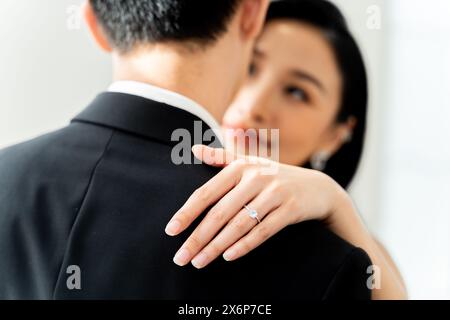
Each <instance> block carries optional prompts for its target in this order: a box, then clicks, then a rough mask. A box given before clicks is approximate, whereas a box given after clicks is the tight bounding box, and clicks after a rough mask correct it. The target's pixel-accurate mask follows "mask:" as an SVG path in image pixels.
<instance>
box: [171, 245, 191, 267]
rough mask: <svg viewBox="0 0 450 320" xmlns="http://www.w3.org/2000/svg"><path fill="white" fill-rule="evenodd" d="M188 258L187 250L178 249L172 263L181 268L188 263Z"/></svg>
mask: <svg viewBox="0 0 450 320" xmlns="http://www.w3.org/2000/svg"><path fill="white" fill-rule="evenodd" d="M189 258H190V253H189V251H188V250H187V249H180V250H179V251H178V252H177V254H176V255H175V257H174V258H173V262H175V263H176V264H177V265H179V266H181V267H182V266H184V265H186V264H187V263H188V262H189Z"/></svg>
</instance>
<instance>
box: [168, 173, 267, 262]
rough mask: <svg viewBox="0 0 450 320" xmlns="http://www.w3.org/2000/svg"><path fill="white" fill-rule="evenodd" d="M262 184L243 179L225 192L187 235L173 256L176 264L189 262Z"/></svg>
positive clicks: (254, 195) (253, 195)
mask: <svg viewBox="0 0 450 320" xmlns="http://www.w3.org/2000/svg"><path fill="white" fill-rule="evenodd" d="M261 190H262V185H261V184H260V185H255V184H254V181H252V180H243V181H241V182H240V183H239V184H238V185H237V186H236V187H235V188H233V189H232V190H231V191H230V192H229V193H227V194H226V195H225V196H224V197H223V198H222V199H221V200H220V201H219V202H218V203H217V204H216V205H215V206H214V207H213V208H212V209H211V210H210V211H209V212H208V214H207V215H206V217H205V218H204V219H203V220H202V222H201V223H200V224H199V225H198V226H197V228H196V229H195V230H194V232H193V233H192V234H191V235H190V236H189V238H188V239H187V240H186V242H185V243H184V244H183V246H182V247H181V248H180V250H179V251H178V252H177V254H176V255H175V258H174V262H175V263H176V264H178V265H185V264H187V263H189V262H190V261H191V260H192V258H193V257H194V256H196V255H197V253H198V252H199V251H200V250H202V249H203V248H204V247H205V246H206V245H207V244H208V243H209V242H210V241H211V240H212V239H213V238H214V236H215V235H216V234H217V233H218V232H219V230H220V229H222V227H223V226H224V225H225V224H227V223H228V222H229V221H230V220H231V219H232V218H233V217H234V216H235V215H236V213H237V212H239V211H240V210H241V208H242V207H243V206H244V205H245V204H246V203H247V202H249V201H250V200H252V199H253V198H254V197H256V196H257V195H258V193H259V192H260V191H261Z"/></svg>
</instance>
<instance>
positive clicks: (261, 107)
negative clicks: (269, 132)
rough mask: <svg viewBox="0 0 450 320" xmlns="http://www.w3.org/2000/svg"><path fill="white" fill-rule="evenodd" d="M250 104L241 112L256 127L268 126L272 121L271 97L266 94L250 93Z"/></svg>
mask: <svg viewBox="0 0 450 320" xmlns="http://www.w3.org/2000/svg"><path fill="white" fill-rule="evenodd" d="M248 94H249V99H248V104H247V105H246V106H243V110H241V112H242V113H243V114H245V116H246V117H248V118H249V120H250V121H252V123H254V124H255V125H258V126H261V125H267V124H269V123H270V122H271V120H272V112H271V108H270V96H269V95H267V94H266V93H265V92H258V91H250V92H249V93H248Z"/></svg>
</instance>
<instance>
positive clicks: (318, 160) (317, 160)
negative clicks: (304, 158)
mask: <svg viewBox="0 0 450 320" xmlns="http://www.w3.org/2000/svg"><path fill="white" fill-rule="evenodd" d="M330 157H331V155H330V153H329V152H328V151H319V152H317V153H315V154H314V155H313V156H312V157H311V161H310V162H311V167H312V168H313V169H314V170H317V171H323V170H325V168H326V166H327V162H328V160H330Z"/></svg>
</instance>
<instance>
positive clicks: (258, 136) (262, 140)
mask: <svg viewBox="0 0 450 320" xmlns="http://www.w3.org/2000/svg"><path fill="white" fill-rule="evenodd" d="M223 129H224V131H225V136H226V137H227V138H229V139H233V141H236V138H237V139H240V140H238V141H242V139H245V140H244V142H245V147H246V148H249V146H250V142H251V143H252V144H253V145H256V146H257V147H258V149H259V147H260V146H261V147H266V148H270V145H271V141H270V130H271V129H256V128H245V127H237V126H229V125H224V126H223Z"/></svg>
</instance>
